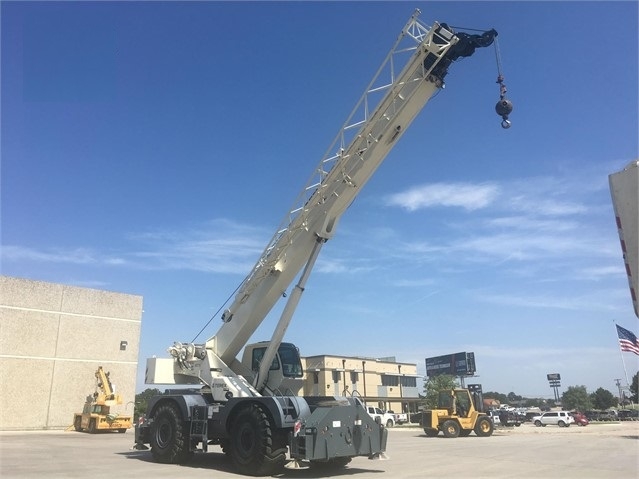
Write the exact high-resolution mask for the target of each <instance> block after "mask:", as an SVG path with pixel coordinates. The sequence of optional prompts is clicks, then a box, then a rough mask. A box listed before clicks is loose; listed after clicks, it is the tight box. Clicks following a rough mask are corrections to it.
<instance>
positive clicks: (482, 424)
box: [474, 417, 495, 437]
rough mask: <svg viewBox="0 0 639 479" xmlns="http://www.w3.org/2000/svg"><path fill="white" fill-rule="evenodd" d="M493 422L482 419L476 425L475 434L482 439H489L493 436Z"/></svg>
mask: <svg viewBox="0 0 639 479" xmlns="http://www.w3.org/2000/svg"><path fill="white" fill-rule="evenodd" d="M494 429H495V428H494V426H493V422H492V421H491V420H490V419H488V418H487V417H480V418H478V419H477V423H476V424H475V429H474V431H475V434H476V435H478V436H480V437H488V436H490V435H492V433H493V430H494Z"/></svg>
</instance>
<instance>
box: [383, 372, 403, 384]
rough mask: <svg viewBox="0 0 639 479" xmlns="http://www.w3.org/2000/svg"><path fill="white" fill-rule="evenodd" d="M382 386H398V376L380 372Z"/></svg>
mask: <svg viewBox="0 0 639 479" xmlns="http://www.w3.org/2000/svg"><path fill="white" fill-rule="evenodd" d="M382 386H391V387H392V386H399V376H390V375H388V374H382Z"/></svg>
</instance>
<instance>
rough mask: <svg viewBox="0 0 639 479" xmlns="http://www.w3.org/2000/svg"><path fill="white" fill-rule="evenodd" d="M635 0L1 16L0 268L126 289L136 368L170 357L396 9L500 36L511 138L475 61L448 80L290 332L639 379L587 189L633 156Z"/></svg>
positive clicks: (342, 105) (263, 222)
mask: <svg viewBox="0 0 639 479" xmlns="http://www.w3.org/2000/svg"><path fill="white" fill-rule="evenodd" d="M637 5H638V4H637V2H530V3H528V2H493V3H490V2H374V3H367V2H352V3H349V2H343V3H342V2H340V3H337V2H318V3H310V2H309V3H307V2H304V3H302V2H299V3H298V2H283V3H272V2H258V3H248V2H234V3H226V2H195V3H177V2H162V3H150V2H144V3H128V2H126V3H125V2H104V3H78V2H61V3H50V2H47V3H35V2H2V5H1V9H2V11H1V13H2V79H1V80H2V131H1V133H2V150H1V153H2V165H1V166H2V178H1V179H2V274H5V275H10V276H17V277H24V278H29V279H36V280H43V281H52V282H60V283H65V284H71V285H77V286H86V287H93V288H99V289H106V290H111V291H118V292H125V293H132V294H138V295H142V296H144V311H145V312H144V316H143V326H142V337H141V353H140V363H141V368H140V369H141V371H143V367H144V360H145V358H146V357H149V356H151V355H158V356H162V355H165V354H166V353H165V350H166V348H167V347H168V346H170V345H171V344H172V343H173V341H178V340H179V341H191V340H192V339H193V338H194V336H195V335H196V334H197V333H198V332H199V331H200V329H201V328H202V327H203V326H204V325H205V324H206V323H207V321H208V320H209V319H210V318H211V316H212V315H213V314H214V313H215V312H216V311H217V310H218V308H219V307H220V306H221V305H222V303H224V301H225V300H226V299H227V298H228V297H229V296H230V295H231V294H232V292H233V290H234V289H235V287H236V286H237V285H238V284H239V283H240V282H241V281H242V279H243V278H244V277H245V276H246V274H248V272H249V270H250V268H251V267H252V266H253V264H254V262H255V261H256V260H257V258H258V257H259V255H260V254H261V252H262V250H263V248H264V247H265V246H266V244H267V242H268V241H269V239H270V238H271V236H272V234H273V233H274V230H275V228H276V227H277V226H278V224H279V222H280V220H281V219H282V217H283V215H284V214H285V212H286V211H287V210H288V209H289V207H291V206H292V204H293V201H294V199H295V197H296V195H297V193H298V192H299V190H300V189H301V188H302V187H303V185H304V183H305V181H306V180H307V179H308V177H309V176H310V174H311V173H312V170H313V168H314V167H315V166H316V164H317V162H318V161H319V159H320V158H321V157H322V155H323V154H324V152H325V150H326V148H327V147H328V146H329V145H330V143H331V141H332V139H333V138H334V136H335V135H336V134H337V132H338V131H339V128H340V127H341V125H342V123H343V122H344V120H345V119H346V117H347V116H348V114H349V113H350V111H351V109H352V108H353V107H354V105H355V103H356V102H357V100H358V99H359V97H360V96H361V94H362V93H363V91H364V88H365V87H366V85H367V84H368V82H369V81H370V79H371V78H372V76H373V74H374V73H375V71H376V70H377V68H378V67H379V65H380V64H381V62H382V60H383V59H384V58H385V56H386V54H387V53H388V51H389V49H390V48H391V46H392V44H393V42H394V41H395V39H396V38H397V35H398V34H399V32H400V30H401V28H402V27H403V26H404V24H405V22H406V21H407V19H408V18H409V17H410V15H411V14H412V12H413V10H414V9H415V8H416V7H418V8H420V9H421V11H422V14H421V15H420V19H421V21H422V22H424V23H426V24H428V25H430V24H432V22H433V21H440V22H446V23H448V24H450V25H453V26H456V27H463V28H475V29H489V28H495V29H496V30H497V31H498V32H499V48H500V52H501V60H502V66H503V73H504V76H505V81H506V85H507V86H508V97H509V98H510V99H511V100H512V101H513V103H514V105H515V110H514V112H513V114H512V115H511V120H512V122H513V126H512V128H511V129H510V130H503V129H502V128H501V127H500V126H499V123H500V121H501V120H500V118H499V117H498V116H497V115H496V114H495V112H494V105H495V103H496V101H497V100H498V98H499V89H498V85H497V84H496V83H495V80H496V76H497V67H496V61H495V51H494V49H493V48H492V47H491V48H488V49H482V50H478V51H477V52H476V53H475V55H474V56H473V57H471V58H467V59H464V60H463V61H460V62H458V63H456V64H454V65H453V66H452V67H451V69H450V73H449V75H448V77H447V78H446V88H445V89H444V91H442V92H441V93H440V94H439V95H437V96H436V97H435V98H434V99H433V100H432V101H431V102H429V103H428V104H427V105H426V107H425V108H424V110H423V111H422V112H421V114H420V116H419V117H418V118H417V119H416V120H415V122H414V123H413V124H412V126H411V128H410V129H409V130H408V131H407V133H406V134H405V135H404V137H403V138H402V140H401V142H400V143H399V144H398V145H397V146H396V147H395V148H394V149H393V150H392V151H391V154H390V155H389V156H388V158H387V159H386V161H385V162H384V164H383V165H382V167H381V168H380V169H379V170H378V171H377V173H376V174H375V175H374V176H373V178H372V179H371V180H370V182H369V183H368V184H367V185H366V187H365V188H364V190H363V191H362V193H361V194H360V195H359V196H358V198H357V200H356V201H355V203H354V204H353V205H352V206H351V208H350V209H349V210H348V211H347V212H346V214H345V215H344V217H343V218H342V220H341V222H340V225H339V229H338V231H337V234H336V236H335V238H334V239H332V240H331V241H329V242H328V243H327V245H326V246H325V247H324V249H323V251H322V255H321V256H320V259H319V261H318V263H317V265H316V268H315V270H314V272H313V275H312V276H311V279H310V281H309V283H308V285H307V289H306V292H305V294H304V297H303V298H302V301H301V304H300V306H299V308H298V310H297V313H296V317H295V319H294V320H293V323H292V324H291V327H290V328H289V330H288V332H287V336H286V339H287V340H288V341H291V342H294V343H295V344H297V345H298V346H299V347H300V350H301V352H302V354H303V355H309V356H310V355H317V354H323V353H326V354H336V355H347V356H369V357H385V356H396V358H397V360H399V361H402V362H412V363H417V365H418V371H419V372H420V373H422V374H423V373H424V370H425V368H424V358H426V357H430V356H438V355H441V354H448V353H454V352H458V351H474V352H475V356H476V362H477V368H478V374H479V377H478V378H475V379H474V380H473V382H480V383H482V384H483V387H484V390H485V391H487V390H496V391H499V392H503V393H508V392H510V391H514V392H516V393H517V394H522V395H528V396H545V397H553V391H552V390H551V389H550V388H549V386H548V383H547V381H546V374H547V373H551V372H559V373H560V374H561V375H562V390H565V388H566V387H567V386H572V385H585V386H586V387H587V388H588V390H589V391H594V390H595V389H597V388H598V387H604V388H606V389H608V390H610V391H613V392H615V393H616V386H615V383H614V380H615V379H616V378H623V379H624V381H623V382H625V372H624V367H623V364H624V362H625V366H626V369H627V372H628V376H629V377H631V376H632V375H633V374H634V373H635V372H636V371H637V370H638V369H639V362H638V361H637V356H634V355H632V354H630V353H623V356H622V355H621V353H620V351H619V347H618V344H617V338H616V333H615V328H614V323H613V321H616V322H617V323H618V324H620V325H622V326H624V327H625V328H627V329H630V330H632V331H634V332H635V333H638V332H639V331H638V330H639V325H638V322H637V318H636V317H635V316H634V314H633V311H632V304H631V301H630V295H629V291H628V285H627V280H626V277H625V273H624V268H623V262H622V257H621V250H620V247H619V240H618V237H617V232H616V227H615V222H614V215H613V212H612V205H611V201H610V193H609V190H608V175H609V174H610V173H613V172H616V171H618V170H620V169H622V168H623V167H624V166H625V165H626V164H628V163H629V162H630V161H631V160H634V159H636V158H637V157H638V156H639V153H638V151H639V148H638V144H637V141H638V140H637V131H638V96H637V84H638V64H637V56H638V51H637V50H638V49H637V39H638V31H637V18H638V11H637ZM280 310H281V305H278V306H276V308H275V310H274V312H273V314H272V315H271V316H269V318H267V320H266V321H265V322H264V324H263V326H262V327H261V328H260V329H258V331H257V333H256V334H255V336H254V339H255V340H263V339H268V338H269V337H270V334H271V331H272V328H273V325H274V323H275V321H276V319H277V317H278V315H277V313H278V312H279V311H280ZM219 324H220V319H219V318H218V317H216V318H214V319H213V321H212V322H211V324H210V325H209V326H208V327H207V328H206V330H205V331H204V333H203V334H202V335H201V336H200V337H199V340H204V339H206V338H207V337H209V336H212V335H214V334H215V332H216V330H217V328H218V326H219ZM622 358H623V362H622ZM144 387H145V386H144V385H143V384H142V383H141V381H140V380H139V381H138V388H139V389H140V390H141V389H143V388H144ZM560 392H561V391H560Z"/></svg>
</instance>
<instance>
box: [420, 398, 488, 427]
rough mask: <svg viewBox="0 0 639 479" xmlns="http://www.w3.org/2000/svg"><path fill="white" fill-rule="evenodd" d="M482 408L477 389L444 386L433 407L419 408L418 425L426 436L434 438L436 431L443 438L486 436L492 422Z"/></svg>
mask: <svg viewBox="0 0 639 479" xmlns="http://www.w3.org/2000/svg"><path fill="white" fill-rule="evenodd" d="M481 411H483V399H482V395H481V390H480V391H479V392H477V391H472V392H471V391H469V390H468V389H448V390H445V391H440V392H439V398H438V404H437V409H430V410H425V411H422V427H423V428H424V432H425V433H426V436H427V437H435V436H437V435H438V434H439V431H441V432H443V433H444V436H445V437H459V436H462V437H464V436H468V435H469V434H470V433H471V432H473V431H474V432H475V434H476V435H477V436H482V437H486V436H490V435H491V434H492V433H493V429H494V426H493V422H492V421H491V419H490V417H488V415H487V414H486V413H484V412H481Z"/></svg>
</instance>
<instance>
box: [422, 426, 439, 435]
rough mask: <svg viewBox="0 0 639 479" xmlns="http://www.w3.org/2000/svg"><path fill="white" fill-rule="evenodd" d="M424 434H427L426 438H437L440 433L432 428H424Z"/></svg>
mask: <svg viewBox="0 0 639 479" xmlns="http://www.w3.org/2000/svg"><path fill="white" fill-rule="evenodd" d="M424 433H425V434H426V437H435V436H437V435H438V434H439V431H438V430H437V429H432V428H430V427H425V428H424Z"/></svg>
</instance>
